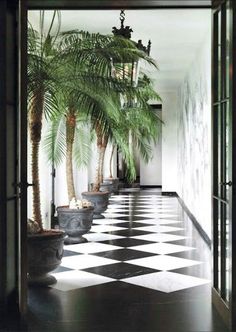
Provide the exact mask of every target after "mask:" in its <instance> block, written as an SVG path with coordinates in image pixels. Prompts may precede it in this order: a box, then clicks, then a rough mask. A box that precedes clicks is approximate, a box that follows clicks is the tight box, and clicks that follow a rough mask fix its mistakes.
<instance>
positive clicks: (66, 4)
mask: <svg viewBox="0 0 236 332" xmlns="http://www.w3.org/2000/svg"><path fill="white" fill-rule="evenodd" d="M18 1H19V2H20V4H21V5H22V6H21V7H20V13H21V14H22V13H24V14H23V15H20V21H19V27H20V34H19V35H20V37H21V38H20V40H19V46H20V47H19V52H20V57H19V62H20V67H19V68H20V81H19V87H21V86H22V85H23V84H25V83H26V55H27V54H26V28H27V26H26V25H27V23H26V14H25V10H26V7H25V5H24V4H25V1H24V0H18ZM217 2H218V4H219V3H220V2H221V1H220V0H218V1H217ZM233 2H234V1H231V5H232V8H234V12H235V3H233ZM191 4H192V5H191V6H190V5H187V6H186V2H185V1H178V3H177V1H165V2H164V1H158V0H156V1H155V0H153V1H149V0H146V1H144V0H140V1H133V0H130V1H129V0H127V1H119V2H114V1H109V0H100V1H96V0H91V1H83V0H82V1H79V0H78V1H75V0H67V1H65V0H47V1H44V2H42V1H41V0H28V7H27V8H28V9H56V8H57V9H120V8H121V7H122V8H130V9H155V8H156V9H157V8H158V9H171V8H172V9H173V8H174V9H182V8H192V9H193V8H211V4H210V1H204V2H203V1H195V2H192V3H191ZM42 5H43V8H42ZM235 20H236V19H235V16H233V17H232V24H234V25H233V26H234V27H236V24H235V23H236V22H235ZM235 34H236V33H234V35H233V39H232V55H234V56H232V73H231V75H232V86H231V89H232V91H233V93H232V101H231V102H232V108H233V109H236V88H235V87H236V82H235V81H236V77H235V76H236V75H233V69H234V68H235V65H236V36H235ZM19 91H20V93H19V98H20V99H19V101H20V103H19V110H20V112H19V114H20V119H19V120H20V128H21V129H20V131H19V133H20V132H21V133H22V134H23V136H20V142H21V144H20V146H21V150H20V151H21V153H20V156H21V157H22V153H25V156H26V151H27V149H26V148H27V147H26V137H25V136H24V129H25V128H26V127H25V126H26V123H27V119H26V113H25V109H26V94H25V91H24V90H22V89H19ZM0 123H1V122H0ZM232 128H236V117H235V116H234V114H233V115H232ZM233 134H234V133H233ZM233 136H234V137H233V138H232V146H234V147H236V135H235V134H234V135H233ZM235 150H236V149H235ZM19 163H20V168H19V172H18V180H19V179H22V183H23V186H22V187H21V195H22V200H21V203H20V205H19V206H20V209H19V214H20V217H21V218H20V219H21V223H19V228H18V235H19V252H20V256H18V259H19V265H18V267H19V274H18V276H19V279H18V281H19V288H18V291H19V300H20V308H21V310H22V312H25V311H26V298H27V287H26V253H27V248H26V220H27V206H26V202H27V200H26V198H27V186H26V183H27V182H26V180H27V169H26V165H27V164H26V159H21V160H20V161H19ZM232 170H233V172H232V173H233V175H232V182H233V183H236V152H234V149H232ZM234 170H235V171H234ZM2 180H3V182H4V178H2ZM235 196H236V195H235V189H234V188H233V192H232V203H233V205H232V206H236V197H235ZM234 203H235V204H234ZM234 218H235V209H232V220H234ZM22 221H23V222H22ZM235 227H236V226H234V225H233V223H232V225H231V228H230V233H231V235H232V238H231V246H232V278H231V285H236V259H235V253H236V250H235V249H236V248H234V247H235V246H236V229H234V228H235ZM234 243H235V244H234ZM234 252H235V253H234ZM0 258H1V257H0ZM235 288H236V287H232V290H231V291H232V293H231V297H230V298H231V305H230V313H231V314H230V317H231V318H230V324H231V326H234V327H235V323H236V322H235V320H236V315H232V313H236V308H235V303H234V302H233V300H232V299H234V298H235V296H236V294H235ZM232 317H234V318H232Z"/></svg>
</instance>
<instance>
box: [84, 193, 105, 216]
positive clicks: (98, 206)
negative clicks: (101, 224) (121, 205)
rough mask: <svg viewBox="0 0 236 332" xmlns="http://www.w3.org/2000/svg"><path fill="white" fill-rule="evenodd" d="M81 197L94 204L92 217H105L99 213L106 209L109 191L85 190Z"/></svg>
mask: <svg viewBox="0 0 236 332" xmlns="http://www.w3.org/2000/svg"><path fill="white" fill-rule="evenodd" d="M82 197H83V198H84V199H87V200H88V201H90V202H92V203H93V205H94V215H93V219H103V218H105V217H104V216H103V215H102V214H101V213H103V212H105V211H106V209H107V205H108V200H109V192H107V191H104V192H102V191H98V192H96V191H86V192H83V193H82Z"/></svg>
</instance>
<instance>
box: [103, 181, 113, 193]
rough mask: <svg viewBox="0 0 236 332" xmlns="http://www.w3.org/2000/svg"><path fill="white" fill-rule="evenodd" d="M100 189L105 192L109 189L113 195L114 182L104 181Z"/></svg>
mask: <svg viewBox="0 0 236 332" xmlns="http://www.w3.org/2000/svg"><path fill="white" fill-rule="evenodd" d="M100 191H102V192H104V191H108V192H109V194H110V195H111V194H112V192H113V186H112V183H109V182H103V183H101V184H100Z"/></svg>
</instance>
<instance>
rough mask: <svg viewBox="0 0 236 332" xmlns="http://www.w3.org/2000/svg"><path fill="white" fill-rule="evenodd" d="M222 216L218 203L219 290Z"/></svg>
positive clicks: (219, 287)
mask: <svg viewBox="0 0 236 332" xmlns="http://www.w3.org/2000/svg"><path fill="white" fill-rule="evenodd" d="M220 215H221V204H220V202H218V219H217V220H218V225H217V228H218V287H217V288H218V290H219V292H220V290H221V222H220V219H221V218H220Z"/></svg>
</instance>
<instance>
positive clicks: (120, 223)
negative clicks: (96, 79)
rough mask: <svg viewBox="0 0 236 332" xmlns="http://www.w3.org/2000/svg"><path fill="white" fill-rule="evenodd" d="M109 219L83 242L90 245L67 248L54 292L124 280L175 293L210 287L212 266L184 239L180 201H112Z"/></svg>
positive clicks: (139, 196)
mask: <svg viewBox="0 0 236 332" xmlns="http://www.w3.org/2000/svg"><path fill="white" fill-rule="evenodd" d="M104 216H105V219H95V220H94V221H93V225H92V227H91V230H90V232H89V233H88V234H85V235H84V236H83V237H84V238H86V239H87V240H88V242H87V243H81V244H73V245H67V246H65V247H64V257H63V259H62V263H61V266H60V267H59V268H57V269H56V270H55V271H54V273H53V275H54V276H55V277H56V278H57V280H58V281H57V283H56V284H55V285H53V286H52V287H53V288H55V289H57V290H60V291H63V292H67V291H70V290H74V289H80V288H86V287H92V286H96V285H100V284H107V283H108V284H109V283H110V282H116V281H117V280H118V281H122V282H124V283H126V284H133V285H136V286H141V287H144V288H149V289H152V290H154V291H159V292H163V293H170V292H176V291H179V290H182V289H186V288H191V287H197V286H201V285H205V284H208V283H209V280H208V279H207V278H206V279H204V278H203V277H202V276H203V273H202V269H203V268H204V266H205V265H204V264H207V262H203V261H202V260H201V259H199V257H200V256H199V255H200V251H199V250H198V248H197V247H195V246H191V244H190V245H189V243H191V241H190V240H191V239H190V238H189V236H187V232H186V234H185V233H184V232H185V231H186V228H187V227H186V220H185V219H184V218H183V217H184V212H183V210H182V207H181V206H180V205H179V202H178V199H177V198H175V197H166V196H161V195H160V193H159V192H157V193H156V194H151V195H150V194H145V193H144V192H142V191H140V192H138V193H129V192H127V193H126V194H124V193H122V195H112V196H111V197H110V199H109V205H108V209H107V210H106V211H105V213H104ZM184 220H185V221H184ZM188 222H190V223H191V221H188ZM178 231H181V235H178V234H176V232H178ZM182 234H183V235H182ZM187 240H188V241H187ZM186 243H188V245H185V244H186ZM192 253H195V254H192ZM198 253H199V255H198ZM193 269H194V275H193V272H192V271H193ZM198 271H199V272H198ZM204 276H205V275H204Z"/></svg>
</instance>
